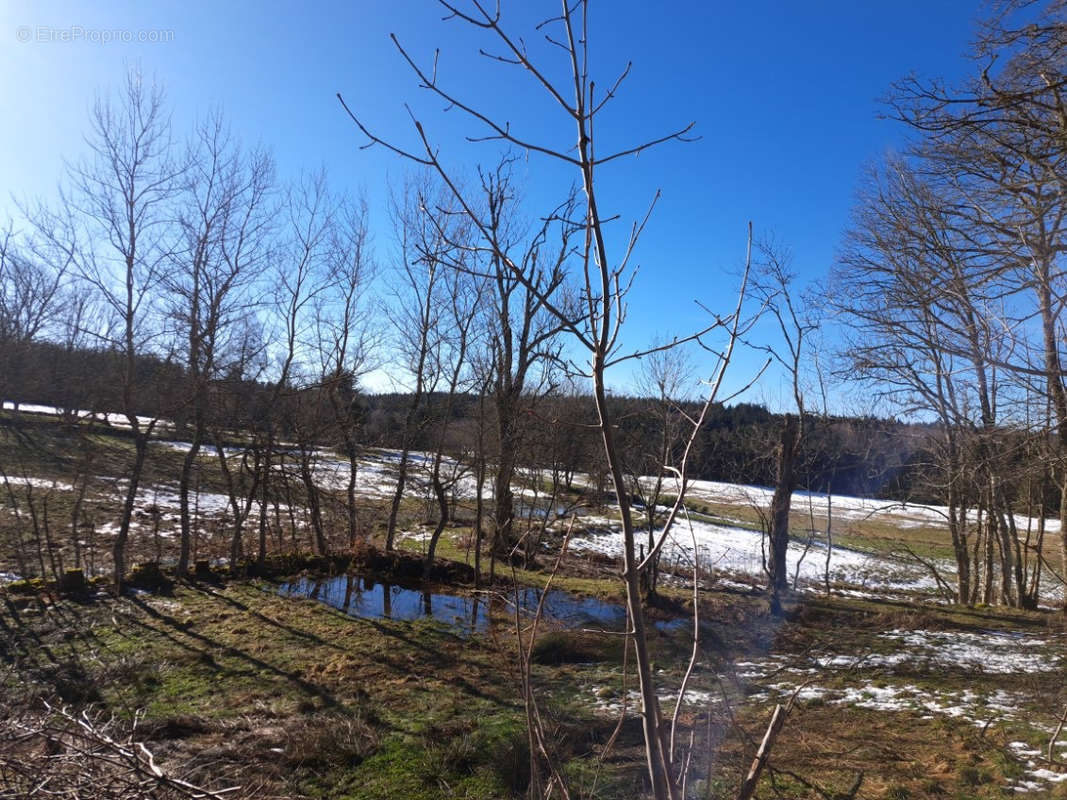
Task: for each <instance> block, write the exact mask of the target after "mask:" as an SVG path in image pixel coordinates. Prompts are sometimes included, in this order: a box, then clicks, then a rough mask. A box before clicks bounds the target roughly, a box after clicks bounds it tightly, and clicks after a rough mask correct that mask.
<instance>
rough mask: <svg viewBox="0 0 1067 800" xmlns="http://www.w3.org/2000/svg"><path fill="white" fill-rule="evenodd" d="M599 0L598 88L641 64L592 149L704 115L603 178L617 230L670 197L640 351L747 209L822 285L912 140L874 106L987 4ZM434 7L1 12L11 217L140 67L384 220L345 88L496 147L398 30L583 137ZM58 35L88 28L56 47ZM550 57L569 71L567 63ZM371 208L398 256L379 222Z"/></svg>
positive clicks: (452, 140) (639, 329) (200, 6)
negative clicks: (866, 170) (867, 183)
mask: <svg viewBox="0 0 1067 800" xmlns="http://www.w3.org/2000/svg"><path fill="white" fill-rule="evenodd" d="M542 5H543V7H544V8H545V9H547V11H548V12H550V13H553V12H555V11H556V8H557V7H556V4H555V3H547V4H541V3H534V2H532V0H529V1H528V0H523V2H517V1H516V0H512V2H508V1H507V0H504V3H503V6H504V12H505V19H506V20H507V19H510V20H513V21H514V28H515V29H516V30H519V31H521V32H527V31H528V30H529V25H530V23H531V22H533V21H534V20H535V19H536V18H537V17H539V16H544V15H543V14H535V13H534V12H535V10H536V9H538V8H541V7H542ZM592 8H593V11H592V23H593V30H592V35H591V45H592V48H593V62H594V67H595V68H596V69H597V70H598V71H599V72H600V74H601V77H600V80H599V82H600V83H601V84H602V85H606V84H608V83H610V82H611V80H612V79H613V78H614V75H615V73H616V72H617V71H618V70H620V69H621V68H622V67H623V66H625V64H626V62H627V61H628V60H632V61H633V63H634V65H633V72H632V77H631V78H630V79H629V80H628V81H627V83H626V85H625V91H624V93H623V96H622V97H621V99H620V100H618V101H617V103H616V104H615V105H614V108H613V110H612V111H611V112H610V113H608V114H606V115H605V117H604V119H603V121H602V123H601V131H602V134H603V137H604V140H605V143H604V144H603V145H602V147H604V148H607V147H608V146H610V145H623V144H627V143H634V142H637V141H639V140H641V139H643V138H645V137H647V136H650V135H656V134H659V133H662V132H664V131H666V130H669V129H671V128H672V127H675V126H680V125H684V124H687V123H688V122H690V121H695V122H696V132H697V133H699V134H700V136H701V137H702V138H701V140H700V141H699V142H696V143H693V144H685V145H681V144H671V145H667V146H665V147H662V148H660V149H658V150H657V151H655V152H650V153H646V154H644V155H642V156H641V157H640V158H637V159H626V160H624V161H622V162H620V163H619V164H618V165H617V166H616V167H615V168H614V169H613V170H612V171H611V173H608V174H605V175H604V176H603V185H602V188H601V200H602V202H604V203H606V205H607V206H608V210H609V211H610V212H612V213H619V214H621V215H622V218H623V219H624V220H630V219H633V218H634V217H637V216H640V215H641V214H643V212H644V209H645V207H646V206H647V204H648V202H649V200H650V198H651V197H652V195H653V194H654V193H655V191H656V190H657V189H661V190H662V192H663V198H662V200H661V202H660V204H659V205H658V207H657V211H656V214H655V216H654V218H653V220H652V223H651V224H650V226H649V228H648V231H647V233H646V235H645V238H644V239H643V242H642V246H641V248H640V252H639V253H638V256H639V259H638V260H639V262H640V264H641V272H640V276H639V278H638V281H637V283H636V286H635V290H634V295H633V299H632V302H631V311H630V317H629V319H628V326H629V328H628V343H630V344H632V346H639V345H640V344H641V343H643V342H646V341H649V340H651V339H653V338H655V337H657V336H658V337H667V336H669V335H672V334H675V333H684V332H686V331H688V330H691V329H693V328H694V327H696V326H699V324H700V323H701V321H702V319H703V312H701V311H700V310H699V309H698V308H697V306H696V305H695V303H694V302H693V301H694V300H700V301H701V302H703V303H704V304H706V305H708V306H709V307H712V308H715V309H719V310H726V309H727V308H728V307H729V306H730V304H731V301H732V296H731V295H732V284H733V275H734V274H735V273H736V271H737V269H738V268H739V266H740V264H741V261H742V257H743V251H744V236H745V226H746V223H747V221H748V220H750V219H751V220H753V222H754V224H755V226H756V229H757V231H765V232H766V231H772V232H773V233H774V235H775V237H776V238H777V239H778V240H779V241H781V242H783V243H785V244H787V245H788V246H789V248H790V249H791V250H792V252H793V266H794V268H795V270H796V271H797V272H798V273H799V276H800V279H801V280H802V281H804V282H815V283H818V282H820V281H822V280H823V276H825V274H826V271H827V269H828V268H829V267H830V265H831V264H832V262H833V259H834V253H835V250H836V248H837V247H838V245H839V242H840V240H841V234H842V231H843V229H844V227H845V226H846V224H847V221H848V214H849V210H850V207H851V204H852V198H853V193H854V190H855V188H856V185H857V181H858V179H859V176H860V174H861V171H862V169H863V166H864V164H865V163H867V162H870V161H871V160H875V159H878V158H879V157H880V156H882V155H883V154H884V153H885V152H886V151H887V150H890V149H892V148H894V147H899V146H900V145H901V143H902V142H903V141H904V135H905V132H904V131H903V130H902V129H901V128H900V126H899V125H897V124H895V123H893V122H890V121H886V120H881V119H879V118H878V115H879V111H880V105H879V102H878V101H879V98H880V97H881V96H883V95H884V94H885V92H886V90H887V89H888V87H889V84H890V83H891V82H892V81H893V80H895V79H898V78H900V77H903V76H904V75H906V74H908V73H909V72H915V73H917V74H920V75H926V76H935V75H936V76H945V77H948V78H949V79H954V78H959V77H960V76H962V75H964V74H966V72H967V70H968V62H967V60H966V53H967V48H968V43H969V41H970V38H971V35H972V32H973V26H974V20H975V18H976V16H977V15H978V14H979V13H980V12H981V10H982V8H981V6H980V4H979V3H975V2H961V1H960V0H938V2H933V3H931V2H928V1H927V2H916V1H915V0H894V1H892V2H883V1H882V0H864V1H861V2H855V1H853V2H843V1H840V0H834V1H833V2H818V1H817V0H814V1H813V2H781V1H780V2H771V1H770V0H755V1H751V2H746V3H739V2H733V3H725V2H724V3H712V2H703V3H701V2H676V3H672V4H651V3H647V2H635V1H633V0H595V2H594V4H593V7H592ZM659 8H662V9H664V10H662V11H661V10H658V9H659ZM441 17H442V14H441V11H440V9H439V7H437V6H436V4H434V3H432V2H428V0H394V1H393V2H348V3H342V2H319V3H305V4H297V3H279V2H271V3H252V2H229V3H208V2H198V1H196V0H193V1H192V2H184V3H181V4H178V3H149V2H138V3H134V2H114V1H112V2H107V1H106V0H105V1H104V2H97V3H94V4H93V7H92V8H88V7H87V6H86V4H84V3H71V2H40V1H38V2H23V1H22V0H6V2H3V3H2V4H0V104H2V108H3V109H4V113H3V116H4V124H3V125H2V126H0V187H2V188H3V189H4V190H5V191H4V196H3V197H2V198H0V219H2V218H3V217H4V216H6V215H8V214H14V213H15V210H14V207H13V204H12V203H11V201H10V199H9V198H10V196H11V195H13V196H15V197H17V198H33V197H38V196H44V197H47V196H49V195H50V194H51V193H52V192H53V191H54V187H55V185H56V183H57V182H58V180H59V178H60V176H61V173H62V163H63V158H64V157H67V158H72V157H76V156H77V155H78V154H79V153H80V152H82V150H83V147H84V145H83V142H82V135H83V133H84V132H85V130H86V125H85V122H86V115H87V110H88V107H89V106H90V104H91V103H92V99H93V97H94V93H96V92H101V91H102V92H107V91H109V90H110V89H111V88H113V87H115V86H117V85H118V84H119V83H120V81H121V80H122V77H123V73H124V70H125V69H126V67H127V66H128V65H131V64H138V65H140V68H141V69H142V71H143V72H145V73H147V74H154V75H155V76H156V78H157V79H158V80H159V81H160V82H162V83H163V84H165V86H166V87H167V91H168V98H169V102H170V106H171V109H172V113H173V118H174V122H175V125H176V128H177V129H178V130H182V129H184V128H186V127H187V126H188V124H189V123H191V122H192V121H193V120H194V119H195V118H196V117H197V116H198V115H201V114H203V113H204V112H205V111H207V110H208V109H209V108H210V107H212V106H213V105H217V106H221V107H222V108H223V109H224V110H225V113H226V115H227V117H228V119H229V120H230V122H231V124H232V127H233V129H234V131H235V132H236V133H237V134H238V135H239V136H240V137H241V138H243V139H244V140H245V141H246V142H248V143H261V144H263V145H265V146H267V147H269V148H270V149H272V150H273V152H274V154H275V157H276V159H277V161H278V164H279V167H280V170H281V172H282V174H283V175H294V174H296V173H298V172H300V171H301V170H314V169H317V168H318V167H320V166H325V168H326V169H327V171H328V173H329V175H330V180H331V183H332V184H333V186H334V187H335V188H337V189H344V190H349V191H353V192H358V191H363V192H365V193H366V195H367V197H368V199H369V201H370V203H371V205H372V207H374V208H376V209H378V210H379V212H380V211H381V210H382V209H383V207H384V199H385V193H386V192H385V186H386V183H387V181H388V180H389V179H393V180H397V179H399V178H400V177H401V176H402V175H403V174H404V171H405V169H406V167H405V165H404V164H402V163H401V162H400V161H398V160H397V159H396V158H395V157H392V156H390V155H389V154H388V153H386V152H384V151H382V150H379V149H372V150H361V149H359V145H360V144H361V143H362V141H361V139H360V137H359V135H358V131H356V130H355V128H354V126H353V125H352V124H351V122H350V121H349V120H348V119H347V118H346V117H345V115H344V114H343V112H342V110H341V109H340V107H339V105H338V103H337V100H336V99H335V97H334V94H335V93H336V92H338V91H340V92H342V93H343V94H344V95H345V98H346V100H347V101H348V102H349V104H350V105H352V106H353V107H354V108H356V109H358V111H359V113H360V114H361V115H362V116H363V118H364V119H365V121H366V122H368V123H369V124H370V125H372V126H373V127H374V128H375V129H377V130H379V131H380V132H381V133H383V134H385V135H386V136H388V137H391V138H395V139H398V140H400V141H402V142H406V143H413V142H414V140H413V139H412V130H411V125H410V121H409V120H408V117H407V114H406V112H405V110H404V107H403V103H404V102H411V103H412V107H413V110H414V111H415V113H416V114H417V115H418V116H419V118H420V119H422V120H423V121H424V122H425V123H426V124H427V126H428V129H429V130H430V132H431V135H432V136H433V137H434V138H435V140H436V141H438V142H439V143H440V145H441V148H442V153H443V154H444V155H445V158H446V160H447V161H448V162H449V163H450V164H452V165H454V166H455V168H456V169H457V170H461V169H463V168H469V167H470V166H471V165H473V164H475V163H476V162H477V161H478V160H479V159H490V160H491V158H492V152H491V150H488V149H486V148H485V147H482V148H479V147H478V146H475V145H469V144H466V143H464V142H463V140H462V138H461V137H462V134H464V133H474V132H477V128H476V127H473V126H471V125H469V124H465V123H464V121H463V120H462V119H460V118H459V115H458V113H457V112H455V111H453V112H449V113H447V114H446V113H442V108H441V104H440V103H439V102H432V101H430V99H429V98H427V97H425V96H423V95H425V93H422V95H420V93H419V92H418V90H417V88H416V85H415V80H414V79H413V77H412V76H411V74H410V72H409V71H408V70H407V68H406V66H405V65H404V64H403V63H402V61H401V59H400V57H399V55H398V54H397V52H396V50H395V48H394V47H393V45H392V43H391V42H390V41H389V34H390V33H391V32H395V33H396V34H397V35H398V36H399V37H400V39H401V41H402V42H403V43H404V44H405V46H407V47H408V48H409V49H410V50H411V52H412V54H413V55H414V56H415V57H416V58H419V59H420V60H422V62H423V63H429V62H430V61H431V59H432V54H433V50H434V48H435V47H440V48H441V57H440V62H439V74H440V75H441V77H442V80H443V82H444V83H446V84H447V85H448V86H450V87H454V88H456V89H457V90H458V91H459V92H461V93H462V94H463V96H465V97H470V98H471V99H472V100H473V101H474V102H475V103H481V104H483V105H484V106H487V107H490V108H493V109H499V116H500V117H501V118H503V119H508V120H509V121H511V122H512V123H513V125H515V126H516V129H518V127H519V126H521V127H522V129H523V130H526V131H529V132H530V136H531V138H533V139H536V140H538V141H548V142H551V141H566V142H569V141H570V138H571V134H570V130H569V128H567V127H566V125H565V124H563V121H562V120H560V118H559V116H558V114H555V113H553V111H552V108H551V106H549V105H547V104H546V103H545V102H543V100H542V98H541V97H540V96H539V95H538V94H537V93H536V89H535V87H534V86H533V85H532V84H531V83H530V82H529V80H528V79H527V78H526V77H525V76H523V75H522V74H519V73H517V72H516V71H515V70H514V69H512V68H508V67H503V66H500V65H495V64H491V63H488V62H486V61H485V60H484V59H479V58H478V57H477V56H476V55H473V52H474V51H473V48H474V47H476V46H477V45H478V44H479V43H480V42H481V40H479V39H478V38H477V37H476V36H472V35H471V32H469V31H466V30H464V29H463V28H462V27H461V26H460V25H458V24H457V23H455V22H451V23H445V22H442V20H441ZM105 31H130V32H131V35H132V37H133V38H134V39H136V38H137V37H138V34H139V32H140V31H146V32H156V31H164V32H166V33H165V34H163V36H162V38H163V39H166V41H159V42H149V43H138V42H136V41H134V42H131V43H124V42H119V41H110V42H104V41H101V39H103V38H105V36H106V35H107V34H105V33H103V32H105ZM64 35H66V36H73V37H80V40H79V41H62V40H61V38H62V37H63V36H64ZM148 35H150V36H152V37H154V38H159V36H158V35H157V34H155V33H150V34H148ZM20 36H21V37H23V38H26V37H28V38H29V39H30V41H27V42H22V41H20V40H19V39H20ZM50 38H51V39H53V40H52V41H48V39H50ZM112 38H115V35H114V34H112ZM42 39H44V41H42ZM90 39H94V41H90ZM531 45H532V46H534V47H536V43H535V40H534V39H531ZM545 54H546V55H547V56H548V57H549V58H551V59H554V60H555V61H558V56H560V55H562V53H558V52H557V53H553V52H551V51H546V52H545ZM560 66H563V65H562V64H561V65H560ZM521 177H522V178H523V179H524V181H525V182H526V183H527V185H528V188H527V190H526V193H527V195H526V200H527V208H528V210H529V212H530V213H537V212H538V211H541V210H544V209H546V208H547V207H548V206H549V205H550V204H551V203H552V201H553V200H554V199H555V198H558V197H559V195H560V193H561V192H562V191H565V190H566V188H567V187H568V185H569V182H570V180H571V176H569V175H567V174H564V173H562V172H560V171H559V170H556V169H553V168H550V167H546V166H545V165H544V163H543V162H541V161H539V160H536V159H533V158H532V159H531V160H530V161H529V162H528V163H527V164H525V165H524V166H523V172H522V174H521ZM376 220H377V223H378V224H377V228H378V230H377V231H376V240H377V242H378V245H379V251H380V255H381V256H382V258H383V260H387V257H388V247H389V242H390V236H391V235H390V232H389V230H388V229H387V226H386V225H385V220H384V213H378V214H377V215H376ZM758 360H759V358H758V357H757V356H755V355H748V354H743V355H742V357H741V358H740V359H739V364H738V369H737V370H736V371H735V372H734V373H733V381H732V385H739V384H741V383H743V382H744V380H745V379H746V376H748V375H750V374H751V369H752V365H753V364H755V363H756V362H757V361H758ZM629 380H630V377H629V375H628V373H626V372H623V373H620V374H619V375H617V376H615V382H616V386H617V387H619V388H621V389H625V388H626V386H627V385H628V384H629ZM780 394H781V388H780V384H779V382H778V381H777V380H776V379H775V378H773V377H769V378H768V379H767V380H766V381H765V382H764V385H763V386H762V387H761V388H759V389H757V390H756V392H755V394H753V395H751V396H750V397H751V399H754V400H764V401H767V402H769V403H770V404H772V405H775V404H777V402H778V399H779V397H780Z"/></svg>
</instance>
